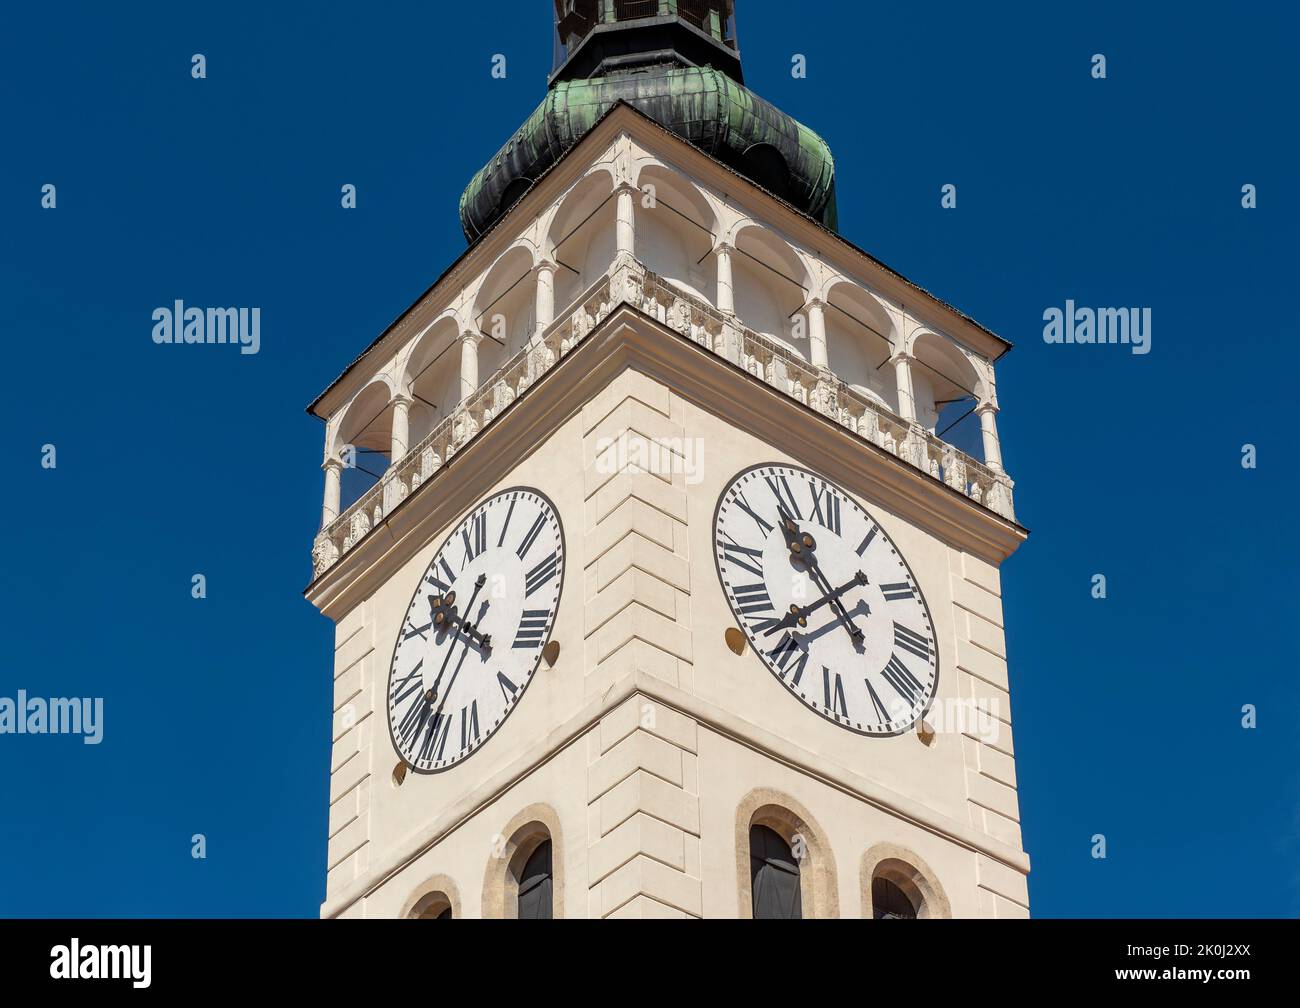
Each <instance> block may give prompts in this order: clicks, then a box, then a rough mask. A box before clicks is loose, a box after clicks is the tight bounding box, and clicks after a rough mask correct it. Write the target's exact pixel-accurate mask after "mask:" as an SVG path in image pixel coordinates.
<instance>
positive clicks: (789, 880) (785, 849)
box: [749, 826, 803, 920]
mask: <svg viewBox="0 0 1300 1008" xmlns="http://www.w3.org/2000/svg"><path fill="white" fill-rule="evenodd" d="M749 877H750V884H751V892H752V893H753V900H754V919H755V920H800V919H802V917H803V897H802V895H801V893H800V891H799V862H798V861H796V860H795V856H794V853H793V852H792V851H791V850H790V845H789V844H787V843H786V842H785V841H784V840H782V839H781V836H780V834H778V833H777V832H776V831H775V830H773V829H769V828H768V827H767V826H751V827H750V830H749Z"/></svg>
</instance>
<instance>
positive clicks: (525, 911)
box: [516, 840, 555, 920]
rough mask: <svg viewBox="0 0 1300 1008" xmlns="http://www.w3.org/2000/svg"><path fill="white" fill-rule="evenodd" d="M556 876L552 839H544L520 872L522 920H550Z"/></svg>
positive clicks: (520, 916)
mask: <svg viewBox="0 0 1300 1008" xmlns="http://www.w3.org/2000/svg"><path fill="white" fill-rule="evenodd" d="M554 891H555V878H554V876H553V874H552V872H551V841H550V840H543V841H542V842H541V843H539V844H538V845H537V847H536V849H535V850H534V851H533V852H532V853H531V854H530V855H528V860H527V861H525V862H524V867H523V869H522V870H521V871H520V872H519V896H518V899H519V912H518V914H517V915H516V916H518V918H519V919H520V920H550V919H551V917H552V916H553V914H552V908H553V899H554Z"/></svg>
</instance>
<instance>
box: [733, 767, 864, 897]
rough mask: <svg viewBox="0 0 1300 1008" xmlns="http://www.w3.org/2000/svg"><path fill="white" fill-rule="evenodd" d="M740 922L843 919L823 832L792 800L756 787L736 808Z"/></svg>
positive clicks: (829, 853)
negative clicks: (765, 919) (753, 919)
mask: <svg viewBox="0 0 1300 1008" xmlns="http://www.w3.org/2000/svg"><path fill="white" fill-rule="evenodd" d="M736 869H737V882H738V885H739V892H738V894H737V895H738V897H739V904H738V906H737V910H738V912H739V915H740V916H741V917H757V918H760V919H762V918H769V919H770V918H784V919H803V920H810V919H818V918H820V919H825V918H833V917H838V916H839V895H838V891H837V888H836V881H835V860H834V858H833V857H832V856H831V852H830V848H829V847H828V846H827V844H826V839H825V834H824V833H823V832H822V830H821V827H820V826H818V825H817V824H816V823H815V822H813V821H812V819H811V817H810V816H809V814H808V812H807V810H806V809H804V807H803V806H802V805H800V804H799V803H798V802H797V801H795V800H794V799H793V798H792V797H791V796H789V795H787V794H784V793H782V792H780V791H776V790H774V789H772V788H756V789H755V790H753V791H751V792H750V793H749V794H748V795H746V796H745V798H744V799H743V800H742V801H741V803H740V805H739V807H738V808H737V809H736Z"/></svg>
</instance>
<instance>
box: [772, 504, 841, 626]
mask: <svg viewBox="0 0 1300 1008" xmlns="http://www.w3.org/2000/svg"><path fill="white" fill-rule="evenodd" d="M777 514H778V515H779V516H780V519H781V520H780V522H779V524H780V526H781V532H782V533H783V534H784V535H785V544H786V546H787V547H788V548H789V550H790V555H791V556H795V557H798V558H799V559H800V560H802V561H803V563H804V566H805V567H806V568H807V570H808V576H809V577H811V578H812V579H813V581H814V582H815V583H816V585H817V587H818V588H819V589H821V590H822V591H823V592H825V593H826V595H827V596H828V598H829V601H830V604H831V609H833V610H834V611H835V615H836V617H837V618H838V619H839V621H840V623H841V624H842V625H843V627H844V629H845V630H847V631H848V634H849V636H850V637H852V638H853V640H854V641H855V642H860V641H861V640H862V631H861V630H859V629H858V627H857V624H855V623H854V622H853V620H851V619H849V614H848V613H847V612H846V611H845V609H844V606H843V605H841V604H840V599H839V596H838V595H836V594H835V590H834V589H833V588H832V587H831V584H830V582H829V581H827V580H826V575H825V574H823V573H822V571H821V568H820V567H818V566H817V554H816V550H817V541H816V540H815V539H813V537H812V536H811V535H809V534H808V533H807V532H800V531H799V526H798V524H796V523H795V520H794V519H793V518H792V517H790V515H789V513H788V512H787V511H786V510H785V508H784V507H781V506H779V505H778V507H777Z"/></svg>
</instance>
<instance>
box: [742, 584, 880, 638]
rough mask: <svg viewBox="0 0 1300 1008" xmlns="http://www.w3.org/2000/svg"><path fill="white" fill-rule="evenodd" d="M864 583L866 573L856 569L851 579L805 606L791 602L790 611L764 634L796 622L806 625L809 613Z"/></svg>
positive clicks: (784, 628)
mask: <svg viewBox="0 0 1300 1008" xmlns="http://www.w3.org/2000/svg"><path fill="white" fill-rule="evenodd" d="M866 583H867V575H866V574H864V573H862V571H858V572H857V573H856V574H854V575H853V580H852V581H849V582H847V583H845V584H842V585H840V587H838V588H836V589H835V590H834V591H831V592H827V593H826V594H825V595H823V596H822V597H821V598H819V599H817V600H816V601H815V602H810V603H808V605H806V606H801V605H794V604H792V605H791V606H790V611H789V612H788V613H786V615H785V616H783V617H781V619H780V620H778V621H777V622H776V623H775V624H774V625H773V626H771V627H769V628H768V629H767V630H766V631H764V636H771V635H772V634H774V633H777V632H779V631H781V630H788V629H789V628H790V627H792V626H794V625H796V624H798V625H799V626H806V625H807V622H808V616H809V614H810V613H814V612H816V611H817V610H818V609H820V608H821V607H822V606H824V605H829V604H833V603H835V602H837V601H838V600H839V598H840V596H842V595H843V594H844V593H845V592H846V591H849V590H850V589H853V588H859V587H861V586H863V585H865V584H866ZM867 612H868V614H870V612H871V610H870V609H868V610H867Z"/></svg>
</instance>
